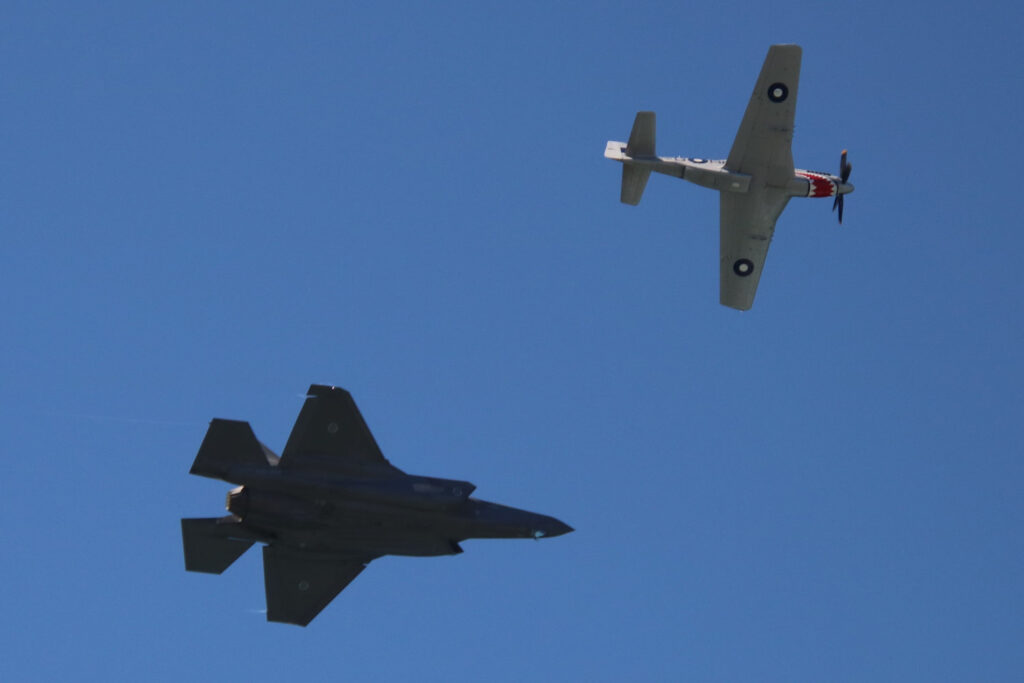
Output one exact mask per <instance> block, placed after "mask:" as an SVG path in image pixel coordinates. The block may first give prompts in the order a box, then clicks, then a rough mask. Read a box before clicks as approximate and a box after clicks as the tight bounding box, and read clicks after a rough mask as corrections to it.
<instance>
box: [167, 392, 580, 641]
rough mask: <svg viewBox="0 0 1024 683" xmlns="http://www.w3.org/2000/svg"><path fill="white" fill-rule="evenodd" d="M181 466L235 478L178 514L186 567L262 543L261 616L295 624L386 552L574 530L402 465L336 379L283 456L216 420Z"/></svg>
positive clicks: (314, 395) (210, 566)
mask: <svg viewBox="0 0 1024 683" xmlns="http://www.w3.org/2000/svg"><path fill="white" fill-rule="evenodd" d="M189 472H190V473H191V474H198V475H201V476H204V477H212V478H214V479H222V480H224V481H228V482H231V483H234V484H240V486H238V488H235V489H232V490H231V492H230V493H228V498H227V509H228V511H229V512H230V513H231V514H229V515H227V516H226V517H219V518H199V519H182V520H181V531H182V538H183V541H184V545H185V569H187V570H189V571H195V572H207V573H210V574H220V573H222V572H223V571H224V570H225V569H227V568H228V567H229V566H230V565H231V563H232V562H234V561H235V560H237V559H238V558H239V557H240V556H241V555H242V553H244V552H245V551H246V550H248V549H249V547H250V546H251V545H252V544H253V543H257V542H258V543H264V544H266V545H265V546H264V547H263V575H264V581H265V584H266V592H267V620H268V621H279V622H284V623H288V624H298V625H300V626H305V625H307V624H308V623H309V622H310V621H312V620H313V618H314V617H315V616H316V615H317V614H319V613H320V611H321V610H323V608H324V607H326V606H327V604H328V603H330V602H331V600H333V599H334V597H335V596H336V595H337V594H338V593H340V592H341V591H342V590H343V589H344V588H345V586H347V585H348V584H349V583H350V582H351V581H352V580H353V579H354V578H356V576H358V575H359V572H361V571H363V569H364V568H365V567H366V565H367V563H369V562H370V561H371V560H374V559H376V558H378V557H381V556H383V555H410V556H417V557H422V556H434V555H456V554H458V553H461V552H462V548H460V547H459V543H460V542H461V541H463V540H465V539H468V538H542V537H547V536H560V535H562V534H565V533H568V532H570V531H572V530H573V529H572V527H570V526H568V525H566V524H564V523H562V522H560V521H558V520H557V519H555V518H554V517H548V516H546V515H539V514H536V513H533V512H527V511H526V510H518V509H516V508H512V507H507V506H505V505H498V504H496V503H488V502H486V501H483V500H477V499H476V498H470V496H469V494H470V493H472V492H473V490H474V489H475V488H476V487H475V486H473V484H470V483H469V482H466V481H454V480H451V479H435V478H432V477H418V476H413V475H409V474H406V473H404V472H402V471H401V470H400V469H398V468H397V467H395V466H394V465H392V464H391V463H390V462H388V461H387V460H386V459H385V458H384V456H383V455H382V454H381V452H380V448H378V447H377V442H376V441H375V440H374V438H373V434H371V433H370V430H369V428H367V426H366V423H365V422H364V421H363V418H362V415H361V414H360V413H359V409H358V408H357V407H356V404H355V401H353V400H352V396H351V395H350V394H349V393H348V392H347V391H345V390H344V389H340V388H338V387H328V386H321V385H317V384H314V385H313V386H311V387H310V388H309V394H308V397H307V398H306V403H305V405H303V407H302V411H301V412H300V413H299V417H298V419H297V420H296V421H295V426H294V427H293V428H292V433H291V436H289V437H288V443H287V444H286V445H285V447H284V452H283V453H282V454H281V456H280V457H278V456H277V455H275V454H274V453H273V452H272V451H271V450H270V449H269V448H267V447H266V446H264V445H263V444H262V443H260V442H259V441H258V440H257V439H256V435H255V434H253V431H252V428H251V427H250V426H249V423H248V422H239V421H235V420H221V419H215V420H213V421H212V422H211V423H210V428H209V430H208V431H207V433H206V438H205V439H203V444H202V446H201V447H200V448H199V453H198V455H196V459H195V462H193V463H192V469H191V470H189Z"/></svg>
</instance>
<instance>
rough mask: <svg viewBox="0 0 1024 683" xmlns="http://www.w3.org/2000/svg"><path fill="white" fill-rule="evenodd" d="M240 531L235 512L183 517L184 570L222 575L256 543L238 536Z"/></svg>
mask: <svg viewBox="0 0 1024 683" xmlns="http://www.w3.org/2000/svg"><path fill="white" fill-rule="evenodd" d="M240 533H242V532H241V530H240V527H239V523H238V520H237V519H235V518H234V517H233V516H232V515H228V516H227V517H219V518H212V517H211V518H205V519H199V518H193V519H183V520H181V540H182V544H183V545H184V546H185V569H187V570H188V571H190V572H205V573H207V574H220V573H221V572H223V571H224V570H225V569H227V568H228V567H230V566H231V563H232V562H234V561H235V560H237V559H238V558H239V557H241V556H242V553H244V552H245V551H246V550H248V549H249V546H251V545H252V544H253V541H251V540H247V539H244V538H236V537H235V536H236V535H238V534H240Z"/></svg>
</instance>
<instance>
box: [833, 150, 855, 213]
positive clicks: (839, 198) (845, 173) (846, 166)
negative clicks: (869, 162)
mask: <svg viewBox="0 0 1024 683" xmlns="http://www.w3.org/2000/svg"><path fill="white" fill-rule="evenodd" d="M852 170H853V164H851V163H848V162H847V161H846V150H845V149H844V150H843V153H842V155H841V156H840V157H839V179H840V180H842V181H843V184H844V185H845V184H846V181H848V180H849V179H850V171H852ZM836 209H839V225H842V224H843V195H841V194H839V190H838V189H836V200H835V201H834V202H832V210H833V211H835V210H836Z"/></svg>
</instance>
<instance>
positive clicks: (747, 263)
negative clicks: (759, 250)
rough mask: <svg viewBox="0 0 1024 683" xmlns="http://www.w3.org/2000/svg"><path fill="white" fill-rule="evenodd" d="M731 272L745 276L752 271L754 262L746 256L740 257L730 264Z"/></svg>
mask: <svg viewBox="0 0 1024 683" xmlns="http://www.w3.org/2000/svg"><path fill="white" fill-rule="evenodd" d="M732 272H734V273H736V274H737V275H739V276H740V277H746V276H748V275H750V274H751V273H753V272H754V262H753V261H751V260H750V259H748V258H741V259H739V260H738V261H736V263H734V264H732Z"/></svg>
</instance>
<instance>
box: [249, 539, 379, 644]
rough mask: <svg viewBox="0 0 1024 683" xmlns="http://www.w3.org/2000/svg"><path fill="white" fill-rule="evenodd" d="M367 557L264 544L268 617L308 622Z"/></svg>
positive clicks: (287, 621) (338, 591) (363, 567)
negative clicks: (302, 550) (310, 551)
mask: <svg viewBox="0 0 1024 683" xmlns="http://www.w3.org/2000/svg"><path fill="white" fill-rule="evenodd" d="M370 559H372V558H369V559H365V560H363V559H355V558H351V557H346V556H338V555H322V554H317V553H306V552H301V551H298V550H292V549H290V548H285V547H281V546H277V545H268V546H264V547H263V581H264V583H265V584H266V589H267V621H280V622H284V623H286V624H298V625H299V626H305V625H307V624H308V623H309V622H311V621H312V620H313V618H314V617H315V616H316V615H318V614H320V612H321V611H323V609H324V607H327V605H328V604H329V603H330V602H331V600H333V599H334V598H335V597H336V596H337V595H338V593H340V592H341V591H342V590H344V588H345V586H347V585H348V584H350V583H352V580H353V579H355V578H356V577H357V576H359V573H360V572H361V571H363V569H365V568H366V565H367V563H369V561H370Z"/></svg>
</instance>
